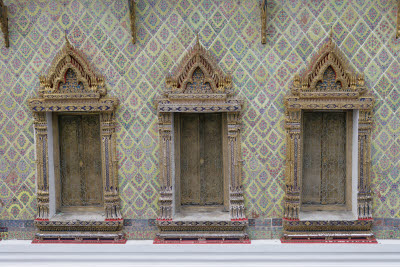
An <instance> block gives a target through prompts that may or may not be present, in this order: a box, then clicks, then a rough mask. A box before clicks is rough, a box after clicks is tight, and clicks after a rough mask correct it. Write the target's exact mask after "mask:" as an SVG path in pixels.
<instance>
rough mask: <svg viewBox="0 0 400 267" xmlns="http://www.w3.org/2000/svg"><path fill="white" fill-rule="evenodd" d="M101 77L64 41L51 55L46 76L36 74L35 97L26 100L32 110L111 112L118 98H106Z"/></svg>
mask: <svg viewBox="0 0 400 267" xmlns="http://www.w3.org/2000/svg"><path fill="white" fill-rule="evenodd" d="M106 94H107V89H106V87H105V80H104V77H103V76H101V75H98V74H97V73H95V71H94V70H93V68H92V67H91V66H90V65H89V62H88V60H87V59H86V57H85V56H84V55H83V54H82V52H80V51H79V50H77V49H75V48H74V47H73V46H72V45H71V44H70V43H69V41H68V39H67V38H66V43H65V45H64V47H63V48H62V49H61V50H60V52H59V53H58V54H57V55H56V57H55V58H54V60H53V62H52V64H51V67H50V70H49V73H48V75H47V76H41V77H40V87H39V91H38V95H39V97H38V98H32V99H29V100H28V104H29V106H30V108H31V109H32V111H34V112H46V111H50V112H57V111H58V112H61V111H79V112H82V111H83V112H86V111H89V112H102V111H113V110H114V109H115V108H116V106H117V105H118V99H116V98H112V97H107V96H106Z"/></svg>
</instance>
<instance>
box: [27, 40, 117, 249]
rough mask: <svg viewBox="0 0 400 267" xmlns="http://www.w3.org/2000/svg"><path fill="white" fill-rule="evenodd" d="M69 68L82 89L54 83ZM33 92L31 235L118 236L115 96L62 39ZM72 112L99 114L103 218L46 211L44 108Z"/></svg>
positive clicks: (30, 103)
mask: <svg viewBox="0 0 400 267" xmlns="http://www.w3.org/2000/svg"><path fill="white" fill-rule="evenodd" d="M69 69H72V70H73V71H74V72H75V74H76V75H77V79H78V81H79V82H81V83H82V84H83V91H82V92H69V91H67V92H63V91H60V90H59V85H60V83H61V82H63V81H64V80H65V75H66V72H67V71H68V70H69ZM38 95H39V97H37V98H31V99H28V106H29V108H30V110H31V111H32V113H33V116H34V129H35V139H36V167H37V215H36V219H35V225H36V227H37V228H38V230H39V232H37V233H36V241H37V242H40V241H45V240H46V239H48V240H49V239H51V240H54V239H58V240H63V239H65V238H67V239H71V238H72V239H74V238H75V241H76V240H83V241H84V240H85V239H88V240H92V239H93V238H95V239H98V240H113V242H121V241H122V240H123V235H122V233H121V230H122V226H123V219H122V216H121V212H120V200H119V193H118V161H117V158H116V136H115V121H114V114H115V110H116V108H117V106H118V102H119V101H118V99H116V98H114V97H108V96H106V95H107V89H106V88H105V82H104V77H102V76H100V75H97V74H96V73H95V72H94V71H93V68H92V67H90V65H89V64H88V61H87V59H86V57H85V56H84V55H83V54H82V53H81V52H80V51H78V50H77V49H75V48H74V47H73V46H72V45H71V44H70V43H69V42H68V40H67V39H66V44H65V45H64V47H63V48H62V49H61V51H60V52H59V53H58V54H57V56H56V57H55V59H54V60H53V62H52V64H51V67H50V70H49V72H48V75H47V77H44V76H42V77H40V88H39V91H38ZM60 112H62V113H63V114H65V113H71V114H74V113H75V112H79V113H80V114H82V113H84V114H85V113H87V114H99V116H100V135H101V154H102V155H101V159H102V179H103V185H104V186H103V196H104V197H103V198H104V210H105V220H104V221H93V220H91V221H80V220H74V221H55V220H51V218H50V213H49V207H50V206H49V202H50V199H49V169H50V168H51V166H50V164H49V154H48V121H47V114H48V113H50V114H53V113H60Z"/></svg>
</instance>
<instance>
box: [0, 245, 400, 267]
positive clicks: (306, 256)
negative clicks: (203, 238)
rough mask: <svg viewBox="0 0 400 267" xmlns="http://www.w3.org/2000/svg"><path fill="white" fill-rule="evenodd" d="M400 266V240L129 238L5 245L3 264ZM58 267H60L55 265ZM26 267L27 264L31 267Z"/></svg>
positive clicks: (0, 254) (1, 256) (0, 257)
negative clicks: (293, 241) (208, 241)
mask: <svg viewBox="0 0 400 267" xmlns="http://www.w3.org/2000/svg"><path fill="white" fill-rule="evenodd" d="M27 262H29V263H30V264H29V266H74V265H75V266H88V265H89V266H94V265H95V266H110V265H123V266H131V265H135V266H151V265H162V266H189V265H192V264H194V263H196V265H197V266H204V265H207V266H228V265H229V266H253V265H257V266H260V265H274V266H276V265H279V266H304V265H307V266H322V265H324V266H326V265H332V266H338V265H340V266H347V265H352V266H359V265H362V266H399V265H400V240H379V243H378V244H281V242H280V241H279V240H253V241H252V243H251V244H240V245H237V244H224V245H221V244H217V245H216V244H215V245H205V244H192V245H188V244H183V245H175V244H173V245H172V244H159V245H154V244H153V241H151V240H143V241H142V240H129V241H128V242H127V243H126V244H124V245H123V244H31V242H30V241H27V240H3V241H0V265H1V266H2V267H3V266H22V265H24V264H26V263H27ZM55 264H57V265H55ZM25 266H26V265H25Z"/></svg>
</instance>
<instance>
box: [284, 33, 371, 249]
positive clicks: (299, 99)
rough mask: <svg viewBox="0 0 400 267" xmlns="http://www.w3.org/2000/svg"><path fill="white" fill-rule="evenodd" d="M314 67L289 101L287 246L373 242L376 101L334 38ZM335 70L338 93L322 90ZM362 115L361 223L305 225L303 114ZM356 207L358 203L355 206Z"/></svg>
mask: <svg viewBox="0 0 400 267" xmlns="http://www.w3.org/2000/svg"><path fill="white" fill-rule="evenodd" d="M312 62H314V63H313V64H312V65H311V66H310V67H309V68H307V70H305V71H304V73H303V74H302V75H301V76H300V75H295V77H294V82H293V86H292V88H291V90H290V92H289V93H288V95H287V96H286V97H285V98H284V106H285V129H286V153H287V156H286V167H285V197H284V212H283V238H282V241H283V242H286V241H287V242H291V240H293V239H310V238H311V239H312V238H325V239H333V238H335V239H336V238H348V239H352V238H365V240H373V234H372V231H371V227H372V221H373V219H372V191H371V173H370V172H371V130H372V116H373V114H372V109H373V105H374V101H375V100H374V97H373V96H372V95H370V94H368V93H367V89H366V87H365V81H364V76H363V75H362V74H357V73H354V72H353V71H352V69H351V68H350V66H349V65H348V64H347V62H346V60H345V57H344V55H343V54H342V52H341V51H340V50H339V48H338V47H337V46H336V44H335V43H334V42H333V40H332V37H331V38H330V39H329V40H328V42H327V43H325V44H324V45H322V47H321V48H320V50H319V52H318V53H317V54H316V56H314V57H313V59H312ZM329 66H331V67H332V68H333V69H334V71H335V73H336V81H340V82H341V84H342V88H341V89H340V90H337V91H319V90H317V89H316V84H317V82H318V81H321V80H323V74H324V72H325V70H326V69H327V68H328V67H329ZM303 110H322V111H323V110H358V111H359V119H358V188H357V217H358V218H357V219H356V220H350V221H340V220H339V221H324V220H315V221H314V220H313V221H311V220H300V218H299V213H300V205H301V199H300V198H301V177H302V169H301V166H302V162H303V158H302V150H301V149H302V148H301V143H302V134H303V132H302V126H301V123H302V111H303ZM353 205H354V204H353Z"/></svg>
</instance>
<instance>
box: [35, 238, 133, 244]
mask: <svg viewBox="0 0 400 267" xmlns="http://www.w3.org/2000/svg"><path fill="white" fill-rule="evenodd" d="M126 241H127V240H126V239H121V240H101V239H100V240H69V239H68V240H66V239H64V240H63V239H58V240H49V239H48V240H39V239H33V240H32V244H126Z"/></svg>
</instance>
